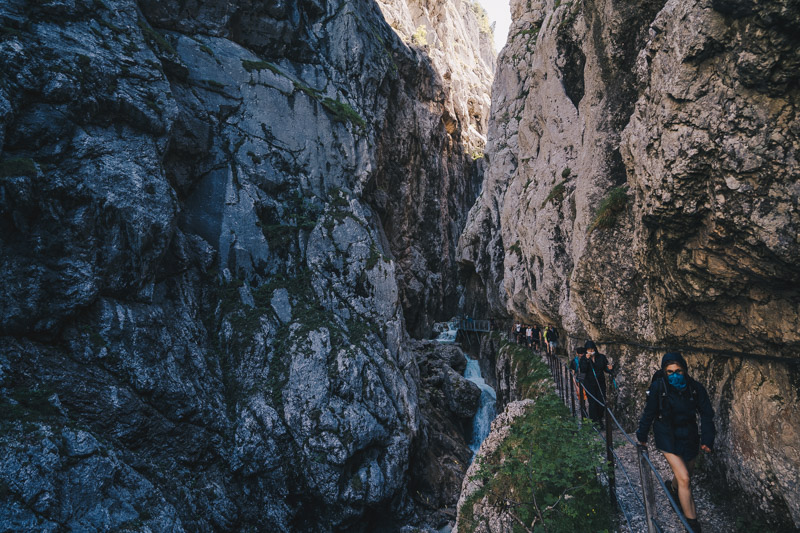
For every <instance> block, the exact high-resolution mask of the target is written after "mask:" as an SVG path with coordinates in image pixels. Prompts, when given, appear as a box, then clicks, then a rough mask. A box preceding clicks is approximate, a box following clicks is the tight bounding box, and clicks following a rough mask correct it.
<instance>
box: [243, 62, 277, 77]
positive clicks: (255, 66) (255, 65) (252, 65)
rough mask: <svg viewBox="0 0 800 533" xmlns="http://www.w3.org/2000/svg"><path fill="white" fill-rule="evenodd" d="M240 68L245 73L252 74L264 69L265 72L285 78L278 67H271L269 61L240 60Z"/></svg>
mask: <svg viewBox="0 0 800 533" xmlns="http://www.w3.org/2000/svg"><path fill="white" fill-rule="evenodd" d="M242 67H244V69H245V70H246V71H247V72H253V71H254V70H264V69H266V70H269V71H272V72H274V73H275V74H278V75H280V76H285V74H284V73H283V72H281V69H279V68H278V67H276V66H275V65H273V64H272V63H270V62H269V61H249V60H247V59H242Z"/></svg>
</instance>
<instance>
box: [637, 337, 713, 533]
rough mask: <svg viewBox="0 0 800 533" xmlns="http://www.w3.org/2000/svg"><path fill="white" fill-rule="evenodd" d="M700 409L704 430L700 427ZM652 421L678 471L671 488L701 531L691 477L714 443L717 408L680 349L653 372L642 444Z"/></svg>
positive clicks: (697, 532) (641, 429)
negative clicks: (689, 369)
mask: <svg viewBox="0 0 800 533" xmlns="http://www.w3.org/2000/svg"><path fill="white" fill-rule="evenodd" d="M698 413H699V414H700V424H701V428H702V431H701V432H700V431H698V427H697V414H698ZM651 425H652V427H653V437H655V441H656V447H657V448H658V449H659V450H660V451H661V452H662V453H663V454H664V457H665V458H666V459H667V462H668V463H669V466H670V468H672V472H673V474H674V477H673V478H672V483H671V484H668V487H669V488H670V492H672V493H673V496H675V495H677V499H678V501H679V502H680V506H681V509H682V510H683V514H684V515H685V516H686V520H687V522H688V523H689V526H691V528H692V529H693V530H694V533H700V523H699V522H698V521H697V510H696V508H695V505H694V498H693V497H692V489H691V485H690V480H691V475H692V471H693V469H694V462H695V459H696V458H697V455H698V454H699V453H700V450H703V451H704V452H706V453H709V452H711V450H712V449H713V447H714V436H715V435H716V430H715V428H714V409H713V407H712V406H711V401H710V400H709V398H708V392H707V391H706V388H705V387H703V385H701V384H700V383H698V382H697V381H695V380H694V379H692V378H691V377H690V376H689V374H688V368H687V365H686V360H685V359H684V358H683V356H682V355H681V354H680V352H669V353H667V354H665V355H664V357H663V358H662V359H661V370H659V371H658V372H656V373H655V375H654V376H653V380H652V382H651V384H650V390H649V391H648V392H647V403H646V404H645V407H644V412H643V413H642V417H641V419H640V420H639V429H638V430H637V431H636V438H637V439H638V440H639V444H640V445H642V446H646V445H647V435H648V433H649V432H650V426H651Z"/></svg>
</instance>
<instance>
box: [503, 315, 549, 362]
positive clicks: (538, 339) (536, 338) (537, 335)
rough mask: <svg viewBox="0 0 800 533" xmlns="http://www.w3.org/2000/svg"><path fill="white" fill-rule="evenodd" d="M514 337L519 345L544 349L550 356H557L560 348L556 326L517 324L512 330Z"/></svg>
mask: <svg viewBox="0 0 800 533" xmlns="http://www.w3.org/2000/svg"><path fill="white" fill-rule="evenodd" d="M511 333H512V335H513V336H514V340H515V341H516V343H517V344H522V345H524V346H527V347H528V348H533V349H534V350H537V351H538V350H540V349H543V350H544V351H545V352H546V353H548V354H549V355H555V353H556V349H557V348H558V330H556V328H555V326H545V327H544V329H542V328H540V327H539V326H538V325H536V324H533V325H528V324H522V323H521V322H517V323H516V324H514V327H513V328H512V332H511Z"/></svg>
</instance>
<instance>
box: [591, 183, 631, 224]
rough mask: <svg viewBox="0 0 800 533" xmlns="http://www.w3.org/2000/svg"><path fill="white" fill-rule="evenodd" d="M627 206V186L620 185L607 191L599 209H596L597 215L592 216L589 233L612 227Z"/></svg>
mask: <svg viewBox="0 0 800 533" xmlns="http://www.w3.org/2000/svg"><path fill="white" fill-rule="evenodd" d="M627 205H628V186H627V185H620V186H619V187H614V188H613V189H611V190H610V191H608V196H606V197H605V198H604V199H603V201H602V202H600V207H598V208H597V213H595V215H594V220H592V223H591V224H590V225H589V233H591V232H593V231H594V230H596V229H608V228H612V227H614V224H615V223H616V221H617V216H618V215H619V214H620V213H621V212H622V211H624V210H625V206H627Z"/></svg>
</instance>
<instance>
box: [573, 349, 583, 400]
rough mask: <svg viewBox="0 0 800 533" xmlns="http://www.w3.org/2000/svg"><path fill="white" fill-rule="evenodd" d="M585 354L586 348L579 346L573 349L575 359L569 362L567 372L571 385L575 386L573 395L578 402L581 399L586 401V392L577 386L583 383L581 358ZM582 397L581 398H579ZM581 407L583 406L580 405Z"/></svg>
mask: <svg viewBox="0 0 800 533" xmlns="http://www.w3.org/2000/svg"><path fill="white" fill-rule="evenodd" d="M585 353H586V348H584V347H583V346H580V347H578V348H575V357H573V358H572V360H571V361H570V362H569V370H570V374H571V375H572V377H571V379H572V383H573V385H575V395H576V396H577V397H578V401H580V400H581V399H583V400H586V392H584V391H583V390H582V389H581V388H580V387H579V386H578V383H583V378H584V375H583V374H581V373H580V372H581V358H582V357H583V356H584V354H585ZM581 396H583V398H581ZM581 405H583V404H581Z"/></svg>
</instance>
